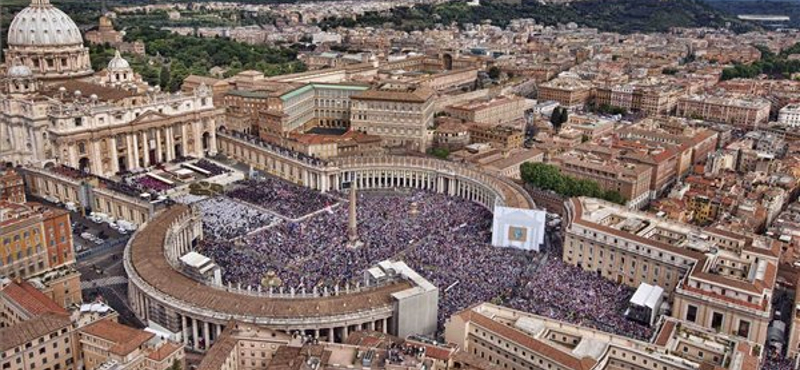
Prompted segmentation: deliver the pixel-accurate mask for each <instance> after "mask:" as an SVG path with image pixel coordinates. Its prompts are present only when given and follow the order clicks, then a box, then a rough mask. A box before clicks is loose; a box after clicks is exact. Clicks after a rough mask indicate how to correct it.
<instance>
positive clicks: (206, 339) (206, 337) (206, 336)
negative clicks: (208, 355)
mask: <svg viewBox="0 0 800 370" xmlns="http://www.w3.org/2000/svg"><path fill="white" fill-rule="evenodd" d="M203 345H204V346H205V348H203V349H205V350H206V351H208V348H209V347H211V328H209V323H208V321H204V322H203Z"/></svg>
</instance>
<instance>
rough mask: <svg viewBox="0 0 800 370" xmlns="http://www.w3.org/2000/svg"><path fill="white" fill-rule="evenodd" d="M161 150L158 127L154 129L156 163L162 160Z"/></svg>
mask: <svg viewBox="0 0 800 370" xmlns="http://www.w3.org/2000/svg"><path fill="white" fill-rule="evenodd" d="M163 150H164V148H163V146H162V145H161V130H160V129H158V130H156V162H158V163H161V162H164V155H163V153H162V151H163Z"/></svg>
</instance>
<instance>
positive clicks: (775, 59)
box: [721, 43, 800, 81]
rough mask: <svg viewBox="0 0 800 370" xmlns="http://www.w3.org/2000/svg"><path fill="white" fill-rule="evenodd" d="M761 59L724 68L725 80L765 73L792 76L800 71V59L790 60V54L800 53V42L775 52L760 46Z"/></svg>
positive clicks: (723, 77)
mask: <svg viewBox="0 0 800 370" xmlns="http://www.w3.org/2000/svg"><path fill="white" fill-rule="evenodd" d="M759 50H760V51H761V59H759V60H758V61H756V62H754V63H751V64H741V63H737V64H735V65H734V66H733V67H728V68H725V69H723V70H722V77H721V79H722V80H723V81H725V80H730V79H734V78H754V77H757V76H759V75H762V74H765V75H767V76H769V77H770V78H774V79H785V78H791V76H792V74H794V73H797V72H800V60H796V59H795V60H789V55H792V54H800V43H797V44H795V45H793V46H792V47H790V48H787V49H784V50H782V51H781V52H780V54H775V53H773V52H772V51H770V50H769V49H767V48H764V47H759Z"/></svg>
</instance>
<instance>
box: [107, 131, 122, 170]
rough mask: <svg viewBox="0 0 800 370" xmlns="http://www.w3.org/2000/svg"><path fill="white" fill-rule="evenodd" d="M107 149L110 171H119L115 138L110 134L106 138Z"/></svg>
mask: <svg viewBox="0 0 800 370" xmlns="http://www.w3.org/2000/svg"><path fill="white" fill-rule="evenodd" d="M108 146H109V148H108V150H109V152H110V153H111V173H112V174H115V173H117V172H119V157H118V156H117V138H116V137H115V136H112V137H110V138H109V139H108Z"/></svg>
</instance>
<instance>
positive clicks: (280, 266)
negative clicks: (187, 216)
mask: <svg viewBox="0 0 800 370" xmlns="http://www.w3.org/2000/svg"><path fill="white" fill-rule="evenodd" d="M303 189H304V188H302V187H300V186H298V185H294V184H290V183H287V182H283V181H280V180H257V181H255V180H247V181H244V182H240V183H237V185H236V186H235V188H234V189H233V190H231V191H229V192H228V193H227V195H228V196H230V197H232V198H235V199H240V200H245V201H248V202H251V203H254V204H258V205H259V206H261V207H264V208H266V209H269V210H272V211H274V212H278V213H280V214H282V215H285V216H287V217H289V218H290V219H294V218H297V217H298V216H302V215H306V214H309V213H312V212H314V211H315V210H320V209H322V210H323V211H322V212H318V213H316V214H315V215H313V216H311V217H308V218H306V219H304V220H302V221H292V220H280V221H277V222H275V221H274V220H270V219H269V218H260V217H258V216H256V214H257V213H258V212H261V210H260V209H256V208H252V209H248V210H246V211H245V210H235V208H234V207H233V206H231V205H230V203H229V202H233V201H232V200H231V199H227V198H225V197H218V198H210V199H206V200H201V201H199V202H197V203H196V204H198V205H200V206H201V207H203V208H204V209H203V213H204V222H205V223H206V225H204V230H208V231H206V239H205V240H204V241H203V243H202V244H201V245H200V252H201V253H203V254H204V255H206V256H208V257H210V258H212V259H213V260H214V261H215V262H216V263H217V264H219V265H220V266H221V267H222V268H223V280H224V281H225V282H231V283H233V284H241V285H242V286H243V287H244V286H248V285H249V286H254V287H255V286H257V285H258V284H261V282H262V278H264V277H265V276H266V275H267V274H268V273H270V272H272V273H274V274H275V276H277V278H278V281H279V283H280V284H281V286H284V287H286V288H288V287H295V288H298V289H300V288H304V289H305V290H306V291H311V290H312V289H313V288H314V287H317V288H318V289H319V290H320V291H321V290H322V289H323V287H327V288H328V289H333V288H334V287H335V286H337V285H338V286H339V287H341V288H343V287H344V284H347V283H351V284H352V283H354V282H355V281H357V280H359V279H360V278H361V276H362V273H363V271H364V270H366V269H367V268H370V267H372V266H374V265H375V264H376V263H378V262H380V261H382V260H386V259H396V260H402V261H405V262H406V263H407V264H408V265H409V266H410V267H411V268H413V269H414V270H415V271H417V272H418V273H419V274H420V275H422V276H423V277H425V278H426V279H428V280H429V281H430V282H432V283H433V284H434V285H436V286H437V287H439V289H440V292H441V293H440V300H439V324H440V326H441V325H442V324H443V323H444V320H445V319H446V318H448V317H450V316H451V315H452V314H453V313H455V312H457V311H459V310H462V309H464V308H466V307H468V306H470V305H472V304H475V303H478V302H485V301H489V302H496V303H502V304H505V305H508V306H510V307H513V308H516V309H520V310H524V311H527V312H532V313H534V314H538V315H542V316H547V317H551V318H554V319H558V320H564V321H568V322H572V323H579V324H582V325H586V326H590V327H594V328H598V329H601V330H604V331H609V332H613V333H617V334H623V335H627V336H631V337H635V338H639V339H646V338H648V337H649V336H650V335H651V330H650V329H649V328H648V327H646V326H643V325H640V324H638V323H635V322H633V321H628V320H627V319H625V318H624V316H623V311H624V309H625V305H626V304H627V302H628V300H629V299H630V297H631V295H632V290H630V289H629V288H627V287H624V286H620V285H617V284H615V283H613V282H611V281H608V280H605V279H603V278H602V277H599V276H596V275H593V274H590V273H585V272H583V271H582V270H580V269H578V268H575V267H572V266H569V265H567V264H565V263H564V262H562V261H561V260H560V256H557V255H555V252H552V251H551V252H550V253H536V252H526V251H521V250H516V249H510V248H496V247H493V246H491V245H490V244H489V241H490V237H491V223H492V215H491V213H490V212H489V211H488V210H486V209H485V208H483V207H482V206H480V205H478V204H476V203H473V202H470V201H468V200H464V199H460V198H454V197H449V196H446V195H443V194H436V193H431V192H424V191H418V190H408V191H380V192H376V191H360V192H359V195H358V203H357V220H358V235H359V239H360V240H361V241H362V242H363V243H364V245H363V246H362V247H360V248H348V247H347V244H348V241H349V239H348V205H347V202H346V201H344V200H341V199H347V197H346V194H339V195H338V197H330V196H327V195H321V194H317V193H315V192H313V191H310V190H308V191H304V190H303ZM309 192H310V193H309ZM337 198H340V199H337ZM220 199H222V200H220ZM337 200H339V201H340V202H341V203H340V204H333V205H331V204H332V203H333V202H335V201H337ZM234 203H236V202H234ZM205 208H211V209H213V210H217V209H220V208H221V209H227V210H232V211H222V212H219V211H208V210H206V209H205ZM251 211H252V212H255V213H247V212H251ZM206 212H209V213H208V215H209V216H207V214H206ZM264 213H266V212H264ZM210 215H213V216H210ZM243 215H244V216H243ZM242 219H246V220H251V222H252V223H249V222H243V221H241V220H242ZM212 225H214V226H212ZM264 225H269V226H267V227H263V228H261V230H258V231H256V232H251V231H252V230H254V229H256V228H258V227H261V226H264ZM242 235H246V236H244V237H242V238H239V239H236V240H233V241H231V239H232V238H231V237H232V236H242ZM273 281H274V280H273Z"/></svg>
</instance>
